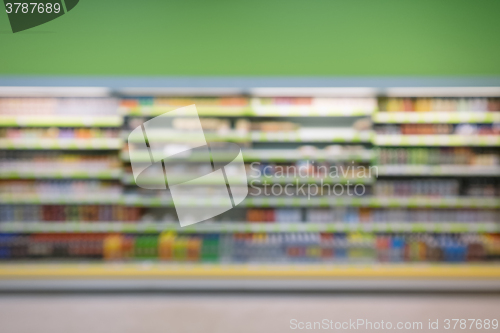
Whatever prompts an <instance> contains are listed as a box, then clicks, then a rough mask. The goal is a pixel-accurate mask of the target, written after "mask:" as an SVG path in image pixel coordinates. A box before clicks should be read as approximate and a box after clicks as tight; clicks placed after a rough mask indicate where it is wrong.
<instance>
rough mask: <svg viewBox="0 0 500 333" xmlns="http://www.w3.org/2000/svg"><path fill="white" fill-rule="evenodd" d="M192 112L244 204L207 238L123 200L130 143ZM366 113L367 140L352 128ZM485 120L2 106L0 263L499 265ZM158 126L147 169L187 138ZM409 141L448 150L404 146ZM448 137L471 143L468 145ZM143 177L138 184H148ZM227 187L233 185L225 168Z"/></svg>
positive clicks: (403, 105) (394, 108)
mask: <svg viewBox="0 0 500 333" xmlns="http://www.w3.org/2000/svg"><path fill="white" fill-rule="evenodd" d="M192 104H195V105H196V107H197V109H198V113H199V115H200V119H201V125H202V127H203V130H204V132H205V137H206V139H207V141H208V142H209V143H210V145H211V149H212V156H219V155H217V154H220V156H222V157H221V158H220V157H219V159H224V158H225V156H230V155H228V154H226V155H224V154H225V151H224V149H225V147H224V142H226V141H229V142H237V143H238V145H239V146H240V147H241V149H242V153H243V156H244V160H245V167H246V171H247V178H248V183H249V184H248V186H249V196H248V198H247V199H246V200H245V201H244V202H242V203H241V204H240V205H238V206H237V207H235V208H234V209H232V210H230V211H228V212H226V213H223V214H221V215H219V216H216V217H214V218H211V219H210V220H209V221H207V222H204V223H199V224H196V225H193V226H190V227H187V228H180V227H176V228H174V227H172V226H173V225H176V226H178V221H177V215H176V211H175V208H174V205H173V201H172V198H171V197H170V196H169V192H168V191H164V190H146V189H141V188H138V187H137V186H136V185H135V181H134V178H133V175H132V170H131V165H130V156H129V149H130V150H132V151H134V154H135V155H134V156H135V157H137V158H139V159H141V161H142V162H144V163H149V162H150V151H148V150H149V149H148V150H146V149H144V147H143V145H142V141H141V140H143V138H135V137H133V136H131V137H128V135H129V133H130V131H131V130H132V129H134V128H136V127H138V126H140V125H142V124H144V122H145V121H147V120H149V119H151V118H153V117H155V116H157V115H160V114H163V113H165V112H168V111H171V110H174V109H177V108H180V107H183V106H188V105H192ZM377 109H380V110H382V111H381V112H377V113H375V114H374V115H373V122H374V123H375V125H374V126H373V127H372V124H371V123H372V121H371V120H370V119H368V118H366V117H367V116H370V115H371V114H372V113H373V112H375V111H376V110H377ZM499 111H500V99H499V98H496V97H495V98H385V99H382V98H381V99H379V100H378V101H377V99H374V98H318V97H311V98H304V97H266V98H258V97H253V98H246V97H218V98H213V97H199V98H198V97H192V98H191V97H181V98H177V97H164V98H163V97H140V98H123V99H122V100H121V101H120V102H117V101H116V100H115V99H108V98H76V99H75V98H4V99H0V179H2V180H0V230H1V232H2V233H1V234H0V257H1V258H18V259H21V258H22V259H24V258H28V259H36V258H64V259H68V258H98V259H106V260H123V259H134V258H135V259H158V260H163V261H179V262H184V261H189V262H230V263H240V262H284V263H308V262H325V263H327V262H359V261H361V262H400V261H428V262H441V261H444V262H468V261H486V260H498V259H499V255H500V238H499V236H498V232H499V224H500V220H499V218H500V214H499V208H500V200H499V197H500V182H499V177H500V172H499V170H500V169H499V166H500V165H499V164H500V163H499V160H500V152H499V150H498V146H500V140H498V138H499V137H500V127H499V126H498V122H497V120H496V119H497V116H498V114H499ZM118 112H121V113H122V115H123V117H122V116H119V115H118ZM401 114H403V115H402V116H401ZM110 117H111V118H110ZM116 118H119V121H117V120H116ZM467 119H470V122H469V121H467ZM122 123H123V127H122V128H121V133H120V126H121V124H122ZM169 126H170V127H169V128H168V129H164V128H158V129H153V130H152V131H151V132H150V131H149V129H148V140H151V142H153V141H154V142H155V145H154V146H152V147H149V146H148V148H151V153H152V154H155V155H156V154H161V152H160V151H155V150H154V149H158V150H159V149H161V150H163V151H175V150H176V149H179V144H180V143H179V142H178V141H179V138H180V139H183V137H181V134H183V135H186V133H188V134H189V132H190V131H192V130H194V129H195V128H196V126H197V125H196V120H193V119H189V118H172V119H171V121H170V122H169ZM372 129H373V130H374V132H375V133H376V134H374V132H373V131H372ZM149 134H151V135H149ZM187 136H188V135H187ZM415 136H416V137H419V138H420V137H423V138H431V139H433V138H434V137H441V138H442V137H452V139H453V140H455V141H450V142H451V144H448V142H447V141H436V142H431V143H422V142H421V141H419V140H416V141H413V140H408V138H413V137H415ZM384 137H390V138H389V139H390V140H392V141H390V142H388V141H384V140H382V139H383V138H384ZM396 137H397V138H399V139H398V140H399V141H398V140H394V138H396ZM456 137H467V138H478V139H477V140H476V141H474V140H472V141H470V142H472V143H471V144H469V143H467V142H465V141H456ZM121 138H128V139H129V141H128V142H127V143H126V144H125V143H123V142H122V140H121ZM481 138H487V141H481V140H482V139H481ZM491 138H493V140H490V139H491ZM139 139H140V140H139ZM110 140H114V141H110ZM429 140H430V139H429ZM450 140H451V139H450ZM69 141H72V142H73V141H75V142H77V144H73V143H65V142H69ZM82 141H86V142H90V143H89V144H80V142H82ZM100 142H101V143H102V142H104V144H101V143H100ZM151 142H149V141H148V144H150V143H151ZM464 142H465V143H464ZM111 143H112V144H111ZM373 143H374V145H375V146H377V145H379V146H380V147H379V148H377V149H372V147H373ZM387 146H391V147H387ZM483 146H487V147H483ZM120 149H121V151H119V150H120ZM167 163H168V162H167ZM166 167H169V165H166ZM176 168H177V171H179V175H183V176H186V177H187V178H189V175H196V174H198V175H199V174H207V173H209V172H210V171H211V169H210V168H211V166H208V169H206V168H207V165H204V164H203V163H202V159H201V158H200V156H197V155H196V154H193V155H191V156H189V157H188V158H186V159H185V160H183V163H178V164H177V165H176ZM143 176H144V177H145V179H146V181H149V180H148V179H147V178H148V177H147V176H148V174H147V171H146V172H145V174H144V175H143ZM226 176H227V177H228V178H229V179H231V177H234V174H233V173H232V171H231V170H230V169H229V168H228V170H227V175H226ZM478 176H480V178H477V177H478ZM149 178H150V182H151V184H154V182H155V181H157V179H155V178H154V177H153V175H151V177H149ZM162 181H163V180H162ZM197 185H199V184H197ZM201 185H203V186H199V187H198V188H196V193H197V195H200V196H201V197H204V198H206V199H207V202H208V204H209V205H214V204H217V199H218V198H220V197H222V195H224V194H226V193H227V192H226V189H222V190H220V189H219V190H217V189H214V188H212V187H211V185H212V184H211V183H210V180H208V181H207V180H206V179H205V181H204V183H203V184H201ZM341 188H342V189H343V191H342V194H338V192H337V190H339V189H341ZM280 189H281V191H280ZM360 189H363V191H360ZM344 190H345V191H344ZM186 193H189V191H187V192H186ZM349 193H350V194H349ZM188 199H189V198H188ZM430 203H431V204H430ZM181 204H182V203H181ZM186 204H188V205H193V203H191V202H189V201H187V202H186ZM198 204H200V203H198V202H196V203H194V205H193V209H196V208H197V205H198ZM122 222H124V223H122ZM85 225H90V226H95V228H94V229H92V230H91V231H89V229H86V227H85ZM401 225H406V226H409V228H403V227H401ZM32 226H34V227H32ZM64 226H65V227H67V228H66V229H64ZM396 227H397V228H396ZM89 228H90V227H89ZM238 228H240V229H238ZM174 229H175V231H176V232H174V231H168V232H167V231H165V230H174ZM202 229H203V230H202ZM236 229H238V230H236Z"/></svg>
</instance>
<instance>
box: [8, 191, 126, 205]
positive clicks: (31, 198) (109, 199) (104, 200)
mask: <svg viewBox="0 0 500 333" xmlns="http://www.w3.org/2000/svg"><path fill="white" fill-rule="evenodd" d="M119 202H120V196H113V195H100V194H98V193H97V194H93V195H90V194H87V195H85V196H75V195H72V194H68V195H58V196H49V195H46V196H41V195H36V194H33V195H32V194H30V195H5V194H0V203H2V204H35V205H36V204H40V205H43V204H48V205H51V204H57V205H87V204H88V205H91V204H92V205H110V204H118V203H119Z"/></svg>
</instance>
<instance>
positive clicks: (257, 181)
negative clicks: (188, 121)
mask: <svg viewBox="0 0 500 333" xmlns="http://www.w3.org/2000/svg"><path fill="white" fill-rule="evenodd" d="M196 177H198V176H189V175H184V176H183V177H182V178H180V177H179V178H175V183H184V182H187V181H190V185H217V184H220V179H219V178H217V177H216V176H214V177H210V176H205V177H203V178H196ZM170 181H174V180H173V179H172V178H170ZM247 181H248V184H252V185H254V186H260V185H271V184H372V183H373V182H374V179H373V178H344V177H336V178H331V177H323V178H320V177H248V178H247ZM228 182H229V184H233V185H234V184H241V178H239V177H231V176H229V177H228ZM122 183H124V184H127V185H135V184H136V182H135V180H134V176H133V175H131V174H127V175H124V176H123V177H122ZM159 183H161V184H163V183H165V179H163V178H162V179H158V178H157V177H142V178H141V184H143V185H146V184H159Z"/></svg>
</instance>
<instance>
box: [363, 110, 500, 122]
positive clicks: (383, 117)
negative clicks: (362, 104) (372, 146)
mask: <svg viewBox="0 0 500 333" xmlns="http://www.w3.org/2000/svg"><path fill="white" fill-rule="evenodd" d="M372 119H373V122H375V123H379V124H383V123H387V124H388V123H395V124H404V123H411V124H435V123H449V124H460V123H483V124H490V123H497V122H500V112H458V111H457V112H377V113H375V114H374V115H373V117H372Z"/></svg>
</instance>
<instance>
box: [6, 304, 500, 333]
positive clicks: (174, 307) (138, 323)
mask: <svg viewBox="0 0 500 333" xmlns="http://www.w3.org/2000/svg"><path fill="white" fill-rule="evenodd" d="M499 310H500V296H499V295H496V294H491V295H487V294H481V295H470V294H468V295H449V294H445V295H432V294H411V295H399V294H368V295H363V294H299V295H286V294H200V295H196V294H187V295H185V294H155V295H151V294H146V295H143V294H136V295H96V294H90V295H79V294H78V295H3V296H0V327H1V329H0V332H2V333H13V332H29V333H32V332H36V333H73V332H74V333H101V332H102V333H114V332H117V333H118V332H120V333H127V332H131V333H139V332H147V333H153V332H161V333H167V332H168V333H170V332H174V333H182V332H207V333H209V332H228V333H229V332H230V333H245V332H259V333H260V332H266V333H267V332H296V331H308V332H310V331H331V332H333V331H343V330H336V329H333V330H326V329H316V330H307V329H303V330H299V329H298V327H297V328H296V329H291V327H294V326H293V325H291V323H290V321H291V320H293V319H296V320H297V325H298V323H299V322H304V325H306V324H305V323H306V322H308V321H309V322H315V321H316V322H321V321H322V320H323V319H328V320H332V321H333V323H334V325H335V323H336V322H339V323H342V322H349V320H357V319H360V320H365V321H370V322H372V324H373V325H376V324H375V322H379V323H380V322H381V321H382V320H383V321H384V325H387V322H388V321H390V322H391V323H393V325H397V323H398V322H402V323H406V322H411V323H413V322H422V325H423V329H421V330H413V329H410V330H408V331H410V332H414V331H419V332H430V331H433V332H443V331H453V330H445V329H444V324H445V323H444V319H446V318H449V319H453V318H457V319H497V320H500V311H499ZM429 319H430V320H431V321H433V322H435V321H436V320H439V329H438V330H429V329H428V323H429ZM469 323H470V322H469ZM313 325H314V324H313ZM344 326H345V324H344ZM316 327H318V326H316ZM384 327H385V326H384ZM349 330H352V331H356V332H365V331H367V330H366V329H364V326H362V325H361V326H360V328H359V329H356V330H353V329H352V327H350V329H349ZM368 331H370V332H372V331H373V332H377V331H378V332H381V331H382V332H385V331H387V329H386V330H383V329H378V330H375V329H373V330H368ZM455 331H462V332H464V331H467V332H477V331H480V332H484V329H482V330H477V329H474V328H473V329H469V324H467V329H466V330H460V329H457V330H455ZM490 331H491V329H490Z"/></svg>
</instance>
